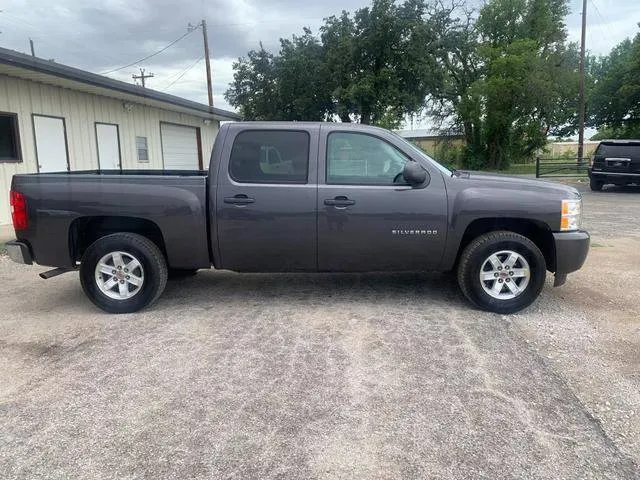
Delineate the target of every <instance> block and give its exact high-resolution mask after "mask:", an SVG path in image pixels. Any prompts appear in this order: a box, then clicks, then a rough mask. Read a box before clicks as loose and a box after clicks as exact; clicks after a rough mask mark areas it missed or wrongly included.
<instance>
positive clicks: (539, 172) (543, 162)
mask: <svg viewBox="0 0 640 480" xmlns="http://www.w3.org/2000/svg"><path fill="white" fill-rule="evenodd" d="M588 169H589V159H588V158H577V157H576V158H563V159H558V158H541V157H537V158H536V178H541V177H586V176H587V174H588Z"/></svg>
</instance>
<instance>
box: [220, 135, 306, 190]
mask: <svg viewBox="0 0 640 480" xmlns="http://www.w3.org/2000/svg"><path fill="white" fill-rule="evenodd" d="M308 170H309V134H308V133H307V132H302V131H279V130H248V131H245V132H241V133H239V134H238V136H237V137H236V138H235V141H234V142H233V148H232V149H231V158H230V159H229V175H230V176H231V178H232V179H233V180H235V181H236V182H240V183H307V173H308Z"/></svg>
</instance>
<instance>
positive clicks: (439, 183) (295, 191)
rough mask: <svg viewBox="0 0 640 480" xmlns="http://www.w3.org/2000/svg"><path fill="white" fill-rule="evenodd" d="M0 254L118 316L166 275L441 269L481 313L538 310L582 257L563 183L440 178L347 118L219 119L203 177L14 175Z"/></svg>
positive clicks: (436, 169) (574, 205) (574, 196)
mask: <svg viewBox="0 0 640 480" xmlns="http://www.w3.org/2000/svg"><path fill="white" fill-rule="evenodd" d="M10 200H11V206H12V214H13V222H14V228H15V231H16V237H17V240H16V241H12V242H9V243H8V244H7V249H8V252H9V255H10V257H11V258H12V259H13V260H14V261H16V262H21V263H26V264H31V263H33V262H37V263H38V264H40V265H47V266H52V267H56V268H55V269H54V270H51V271H48V272H45V273H43V274H41V276H42V277H43V278H49V277H52V276H55V275H57V274H60V273H63V272H66V271H71V270H79V273H80V282H81V284H82V288H83V289H84V291H85V293H86V294H87V296H88V297H89V298H90V299H91V301H92V302H93V303H95V304H96V305H97V306H98V307H100V308H102V309H103V310H106V311H107V312H113V313H124V312H134V311H136V310H139V309H141V308H143V307H145V306H148V305H150V304H152V303H153V302H155V301H156V300H157V299H158V297H159V296H160V295H161V293H162V291H163V289H164V287H165V284H166V282H167V278H168V276H170V275H172V274H175V275H180V274H185V273H190V272H195V271H196V270H198V269H202V268H210V267H211V266H213V267H214V268H216V269H228V270H235V271H238V272H368V271H427V270H432V271H451V270H455V272H456V273H457V278H458V282H459V284H460V287H461V290H462V292H463V293H464V295H465V296H466V297H467V298H468V299H469V300H470V301H471V302H472V303H473V304H475V305H476V306H478V307H480V308H483V309H486V310H490V311H494V312H499V313H510V312H515V311H518V310H520V309H522V308H524V307H526V306H528V305H529V304H531V302H533V301H534V300H535V299H536V297H537V296H538V295H539V293H540V291H541V290H542V287H543V285H544V282H545V276H546V272H547V271H550V272H554V273H555V285H556V286H558V285H561V284H563V283H564V282H565V280H566V276H567V274H568V273H570V272H573V271H575V270H577V269H579V268H580V267H581V266H582V264H583V263H584V260H585V258H586V256H587V252H588V250H589V235H588V234H587V233H586V232H584V231H582V230H581V229H580V227H581V217H582V200H581V198H580V195H579V193H578V192H577V191H576V190H575V189H574V188H571V187H567V186H563V185H558V184H553V183H545V182H540V181H533V180H526V179H523V178H512V177H508V176H501V175H488V174H479V173H469V172H462V171H450V170H448V169H446V168H444V167H443V166H441V165H439V164H438V163H437V162H436V161H434V160H433V159H431V158H430V157H428V156H427V155H425V154H424V153H423V152H422V151H421V150H419V149H418V148H416V147H415V146H413V145H412V144H411V143H409V142H407V141H405V140H404V139H402V138H400V137H399V136H397V135H395V134H394V133H391V132H389V131H386V130H382V129H379V128H375V127H367V126H360V125H348V124H341V123H267V122H264V123H250V122H247V123H232V124H227V125H223V126H222V127H221V128H220V131H219V133H218V136H217V138H216V141H215V144H214V147H213V152H212V154H211V162H210V165H209V170H208V172H206V171H204V172H203V171H79V172H72V173H67V172H65V173H53V174H50V173H47V174H27V175H15V176H14V177H13V183H12V187H11V199H10Z"/></svg>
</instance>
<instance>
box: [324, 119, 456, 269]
mask: <svg viewBox="0 0 640 480" xmlns="http://www.w3.org/2000/svg"><path fill="white" fill-rule="evenodd" d="M416 157H417V154H416V152H413V151H411V148H410V147H409V146H407V145H402V141H401V140H400V139H396V138H395V136H393V135H392V134H390V133H388V132H383V131H380V133H379V135H378V134H375V135H374V134H371V133H365V132H358V131H354V130H350V131H349V130H346V129H345V130H340V126H339V124H336V125H335V126H330V125H324V126H323V127H322V129H321V135H320V148H319V168H318V171H319V172H322V173H320V174H319V182H318V183H319V185H318V267H319V269H320V270H321V271H374V270H397V271H412V270H413V271H417V270H428V269H433V268H437V267H438V265H439V263H440V260H441V257H442V253H443V250H444V246H445V241H446V230H447V196H446V190H445V184H444V179H443V178H442V174H441V173H440V171H439V170H438V169H437V168H436V167H435V166H433V165H432V164H430V163H429V164H428V165H427V163H426V160H425V159H419V158H416ZM410 159H413V160H415V161H419V162H420V163H421V164H422V165H423V167H425V169H427V171H428V172H429V173H430V182H429V184H428V185H427V186H426V187H424V188H412V187H411V186H409V185H406V184H405V183H404V180H403V177H402V170H403V168H404V164H405V163H406V162H407V161H410Z"/></svg>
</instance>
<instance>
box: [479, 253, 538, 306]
mask: <svg viewBox="0 0 640 480" xmlns="http://www.w3.org/2000/svg"><path fill="white" fill-rule="evenodd" d="M530 278H531V270H530V268H529V263H528V262H527V260H526V259H525V258H524V257H523V256H522V255H520V254H519V253H517V252H513V251H511V250H501V251H499V252H496V253H494V254H492V255H491V256H489V258H487V259H486V260H485V261H484V263H483V264H482V268H481V269H480V284H481V285H482V288H483V289H484V291H485V292H487V293H488V294H489V295H490V296H492V297H493V298H497V299H498V300H510V299H512V298H516V297H517V296H518V295H520V294H522V293H523V292H524V291H525V290H526V288H527V285H529V279H530Z"/></svg>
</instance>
